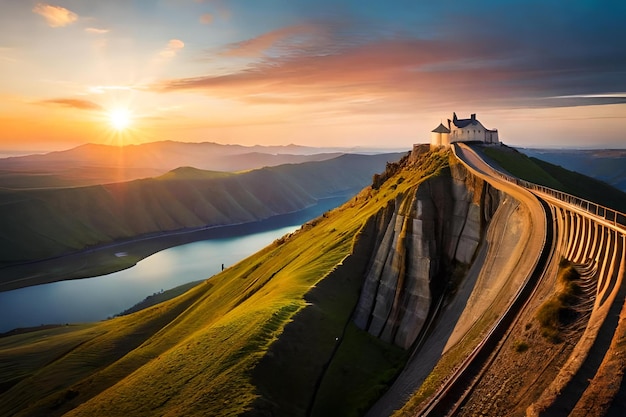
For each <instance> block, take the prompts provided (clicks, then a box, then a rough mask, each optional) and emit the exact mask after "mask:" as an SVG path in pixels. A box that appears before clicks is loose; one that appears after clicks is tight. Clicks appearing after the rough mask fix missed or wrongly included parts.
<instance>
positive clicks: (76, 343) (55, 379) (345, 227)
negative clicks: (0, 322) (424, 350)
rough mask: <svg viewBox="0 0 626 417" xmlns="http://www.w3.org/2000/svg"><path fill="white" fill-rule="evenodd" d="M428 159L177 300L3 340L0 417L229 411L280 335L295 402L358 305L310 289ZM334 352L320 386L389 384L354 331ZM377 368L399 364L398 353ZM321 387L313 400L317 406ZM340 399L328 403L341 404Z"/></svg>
mask: <svg viewBox="0 0 626 417" xmlns="http://www.w3.org/2000/svg"><path fill="white" fill-rule="evenodd" d="M426 162H427V164H425V165H424V167H423V170H426V171H427V172H426V173H425V172H423V171H422V172H420V171H416V170H415V169H413V171H410V172H409V171H404V172H400V173H399V174H398V175H402V176H403V177H404V178H405V181H404V182H402V183H400V184H398V183H396V182H395V181H393V179H392V180H389V181H387V183H385V184H384V185H383V187H381V189H380V190H376V191H372V190H365V191H363V192H362V193H361V194H360V195H359V196H357V197H356V198H355V199H353V200H351V201H350V202H348V203H347V204H346V205H344V206H343V207H342V208H340V209H336V210H333V211H332V212H330V213H327V214H326V215H325V216H323V217H320V218H318V219H316V220H315V221H312V222H311V223H310V224H307V225H305V226H304V227H303V228H302V230H301V231H300V232H297V233H295V234H293V235H291V236H289V237H288V238H286V239H280V240H279V241H277V242H275V243H274V244H273V245H270V246H268V247H267V248H265V249H264V250H262V251H260V252H259V253H257V254H256V255H254V256H252V257H250V258H248V259H246V260H244V261H242V262H240V263H239V264H237V265H235V266H234V267H232V268H229V269H227V270H225V271H224V272H222V273H221V274H219V275H218V276H216V277H214V278H213V279H211V281H210V282H207V283H204V284H201V285H199V286H197V287H195V288H193V289H191V290H190V291H189V292H187V293H185V294H183V295H182V296H180V297H178V298H176V299H173V300H171V301H168V302H165V303H163V304H160V305H157V306H155V307H151V308H148V309H146V310H143V311H140V312H138V313H135V314H131V315H129V316H124V317H120V318H116V319H112V320H110V321H106V322H103V323H100V324H94V325H91V326H87V327H85V328H77V329H75V330H73V329H71V328H70V329H67V328H61V329H55V330H49V331H48V332H49V333H47V334H48V336H47V337H45V338H44V337H42V334H41V333H40V332H36V333H31V334H29V335H18V336H12V337H8V338H5V339H4V340H0V358H1V359H2V360H1V361H0V363H3V364H8V363H10V364H12V365H11V366H8V367H0V384H2V383H6V382H7V381H9V380H11V381H13V382H16V381H17V379H18V378H19V381H18V382H17V383H16V384H15V385H14V386H13V387H12V388H10V389H9V390H8V391H6V392H4V393H3V394H0V414H2V415H4V414H10V413H11V412H13V411H17V410H22V412H21V413H20V414H18V415H41V414H46V415H61V414H63V413H64V412H66V411H69V410H71V409H73V411H72V412H71V413H70V414H69V415H88V416H93V415H107V416H116V415H125V416H127V415H139V414H141V415H194V414H204V415H236V414H239V413H241V412H242V411H244V410H246V409H248V408H250V407H251V405H252V404H258V401H259V398H258V396H259V394H260V392H261V391H259V389H258V388H257V387H255V385H254V384H257V385H259V386H262V385H263V384H264V382H263V378H269V376H268V375H267V374H266V375H264V374H263V372H260V373H259V372H253V370H254V369H255V367H256V366H257V364H258V362H259V360H260V359H261V358H262V357H263V355H264V353H265V352H266V351H267V349H268V347H269V346H270V344H271V343H272V342H273V341H274V340H275V339H276V338H278V340H279V341H280V342H281V344H282V345H283V346H292V347H293V348H292V350H297V351H295V352H291V353H290V358H291V360H293V362H291V363H290V366H291V369H292V373H293V375H298V374H300V372H299V370H300V369H302V370H303V372H302V374H301V375H300V378H302V381H294V382H293V384H292V385H291V386H292V388H291V389H290V390H286V391H285V392H283V393H282V394H283V395H284V397H283V398H279V399H277V400H278V401H281V402H282V403H286V404H288V403H290V401H291V398H292V397H294V396H298V398H302V397H306V393H304V396H302V395H301V394H302V393H300V392H299V389H300V388H301V387H309V386H311V384H315V383H316V381H317V380H318V378H319V375H320V369H319V368H316V367H315V366H313V367H311V366H310V364H309V363H310V362H315V363H327V362H328V361H329V359H330V358H331V356H332V354H333V352H334V344H335V337H336V336H337V326H339V327H340V328H341V329H343V328H344V326H346V324H347V323H348V321H349V317H350V314H351V310H352V308H351V307H350V306H347V307H346V306H345V305H343V304H342V300H346V299H354V292H355V290H354V285H352V284H349V285H348V284H346V283H344V282H341V281H337V282H330V283H329V284H327V288H326V290H325V291H329V292H330V293H335V294H336V298H335V300H337V302H338V303H335V302H330V303H328V302H327V303H326V304H325V303H324V300H325V299H326V297H322V296H320V297H318V298H317V302H316V301H315V300H316V297H315V296H313V295H307V293H309V292H310V290H311V288H312V287H313V286H315V285H317V288H319V287H324V285H321V284H320V281H322V283H323V282H324V278H325V277H327V276H328V277H331V276H334V275H333V274H330V273H331V271H332V270H333V269H334V268H335V267H336V265H337V264H338V263H339V262H341V260H342V259H344V258H345V257H346V256H347V255H348V254H349V253H350V252H351V250H352V247H353V242H354V240H355V239H356V236H357V235H358V234H359V231H360V230H361V228H362V227H363V224H364V223H365V222H366V221H367V219H369V218H370V217H371V216H373V215H375V214H376V213H377V212H378V211H379V210H381V208H382V207H384V206H385V205H387V204H388V202H389V201H390V200H391V199H395V197H396V196H397V195H399V193H404V192H407V191H408V190H410V189H414V188H415V187H416V186H417V184H419V183H420V182H421V181H422V180H423V179H424V178H425V175H426V174H428V175H430V174H432V173H433V172H437V171H438V170H439V169H441V167H442V166H443V165H445V163H446V162H447V159H446V158H445V157H443V156H442V155H440V154H436V155H434V157H432V158H431V159H430V160H428V161H426ZM329 274H330V275H329ZM318 284H320V285H318ZM357 293H358V292H357ZM307 300H308V302H309V303H311V304H312V307H313V309H314V310H320V312H321V313H320V314H321V315H320V314H313V315H307V314H296V313H298V312H306V311H307V310H308V309H309V308H305V305H306V304H307ZM307 317H308V319H307ZM320 317H321V318H322V319H323V320H328V321H329V322H332V325H329V326H317V327H316V333H315V334H314V338H315V340H316V342H315V343H313V344H308V343H305V342H306V341H305V342H303V341H301V340H298V339H292V340H285V339H287V338H288V337H289V335H290V334H291V336H292V337H293V333H288V332H286V333H285V334H284V335H283V336H284V337H281V333H282V332H283V328H284V326H285V325H286V324H287V323H289V322H290V321H291V320H293V323H298V326H300V327H301V328H302V329H307V328H310V325H312V324H313V323H312V322H310V321H307V320H318V319H319V318H320ZM307 333H308V334H312V332H307ZM34 340H38V342H37V343H36V344H35V343H34ZM361 343H368V345H367V348H364V350H363V351H362V354H363V356H360V357H359V358H355V357H354V355H351V352H354V351H356V350H359V349H357V348H356V346H359V345H360V344H361ZM377 346H378V347H377ZM53 347H55V349H54V353H52V351H53V349H52V348H53ZM287 351H288V349H287ZM337 352H338V354H337V355H336V356H335V357H334V359H333V360H332V363H331V366H330V367H329V371H328V376H327V378H329V379H328V380H329V381H332V380H333V377H332V375H334V374H333V373H334V372H337V371H338V372H342V369H349V370H350V372H353V376H352V377H347V376H346V375H344V376H343V381H344V382H345V384H346V385H349V384H352V386H351V389H353V390H354V388H355V386H356V385H355V381H358V382H359V383H361V384H367V385H371V384H370V383H369V382H370V381H377V382H374V384H384V383H385V381H382V382H381V375H380V373H379V372H375V373H374V374H373V375H372V373H371V370H372V369H376V368H369V369H362V370H359V369H356V370H355V369H353V368H354V367H355V366H365V365H367V364H372V363H375V364H377V365H378V367H379V369H380V370H381V371H383V372H384V371H385V367H387V365H385V361H382V360H381V359H380V358H381V357H383V358H384V357H386V356H394V355H395V356H398V355H397V353H393V352H390V351H389V350H388V348H386V347H381V346H380V345H377V344H376V343H372V341H371V340H369V339H368V336H366V335H364V334H363V333H361V332H359V331H357V330H356V329H353V328H351V327H350V326H348V328H347V331H346V333H345V335H344V337H343V338H342V342H341V346H339V349H338V350H337ZM367 352H371V353H367ZM400 356H401V355H400ZM400 359H401V358H400ZM385 360H387V361H388V362H392V363H393V366H397V361H398V358H397V357H390V358H389V359H385ZM380 364H382V366H381V365H380ZM393 366H392V367H391V368H393ZM15 367H17V368H19V369H20V371H19V372H17V373H16V371H15ZM294 370H298V372H293V371H294ZM387 371H388V369H387ZM253 374H254V375H255V376H254V379H253V377H252V375H253ZM276 376H278V375H277V373H276V372H275V373H274V375H273V377H274V378H276ZM387 376H389V375H387ZM367 378H371V379H370V380H368V379H367ZM323 385H324V384H322V388H323ZM331 387H332V386H331ZM323 391H324V390H323V389H321V390H320V393H319V395H318V403H317V404H316V407H320V409H322V410H323V409H324V401H326V400H324V398H325V395H326V394H324V392H323ZM355 392H356V391H355ZM336 394H337V393H334V395H331V396H330V397H332V398H331V399H329V400H328V401H335V402H336V401H338V400H340V399H341V398H342V396H341V395H336ZM375 394H376V393H373V392H368V393H362V395H363V396H362V397H360V398H359V402H361V404H348V405H346V404H344V405H342V407H343V409H344V410H346V414H345V415H349V414H351V413H353V412H354V408H353V407H359V406H362V405H363V403H367V402H369V401H372V398H371V395H375ZM309 395H310V393H309ZM367 396H370V397H369V398H368V397H367ZM344 398H346V396H344ZM255 401H256V403H255ZM294 401H295V400H294ZM302 405H303V404H301V403H300V404H297V405H296V407H295V408H296V409H297V411H298V412H297V413H296V414H295V415H302V414H303V410H302V408H301V407H302ZM77 406H78V407H77ZM75 407H77V408H75Z"/></svg>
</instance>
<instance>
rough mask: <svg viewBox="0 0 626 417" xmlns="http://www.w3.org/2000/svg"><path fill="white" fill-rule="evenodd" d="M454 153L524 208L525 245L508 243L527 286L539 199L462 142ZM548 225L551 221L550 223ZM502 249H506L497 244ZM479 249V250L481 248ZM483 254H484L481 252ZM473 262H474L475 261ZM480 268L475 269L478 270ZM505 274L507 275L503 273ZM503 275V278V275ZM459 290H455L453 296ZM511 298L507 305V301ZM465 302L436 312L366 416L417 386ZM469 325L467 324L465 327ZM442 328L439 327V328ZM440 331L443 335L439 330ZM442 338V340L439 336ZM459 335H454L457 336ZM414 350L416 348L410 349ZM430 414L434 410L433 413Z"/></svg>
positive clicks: (536, 255) (400, 401) (540, 224)
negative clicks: (420, 341) (433, 322)
mask: <svg viewBox="0 0 626 417" xmlns="http://www.w3.org/2000/svg"><path fill="white" fill-rule="evenodd" d="M455 153H456V155H457V157H458V159H459V160H460V161H461V162H462V163H463V164H464V165H465V166H466V167H467V168H468V170H469V171H470V172H471V173H472V174H473V175H475V176H477V177H479V178H481V179H483V180H485V181H487V182H488V183H490V184H491V185H492V186H493V187H495V188H497V189H499V190H500V191H502V192H504V193H506V194H508V195H510V196H511V197H513V198H515V199H516V200H517V201H518V202H519V203H520V205H521V206H523V207H524V208H525V210H527V211H528V215H527V216H526V218H527V219H528V222H529V223H530V224H528V225H524V226H525V227H527V228H528V231H527V233H525V234H524V236H526V237H527V241H526V242H525V243H526V244H525V245H511V248H510V249H511V253H510V255H509V256H510V259H516V262H517V264H516V267H515V269H514V271H513V272H512V274H515V275H516V276H515V277H510V279H511V280H514V281H515V282H521V283H523V284H522V285H521V287H522V288H525V287H527V286H528V285H527V283H528V282H529V281H530V280H531V276H533V273H534V271H535V269H536V267H537V265H538V263H539V260H540V257H541V255H542V253H543V252H544V246H545V245H546V236H547V235H548V232H547V227H548V224H547V220H546V212H545V211H544V207H543V206H542V204H541V203H540V202H539V200H538V199H537V198H536V197H535V196H534V195H533V194H531V193H530V192H529V191H527V190H526V189H524V188H522V187H519V186H517V185H514V184H512V183H509V182H508V181H506V180H504V179H502V178H501V177H500V176H499V175H498V174H497V173H495V171H494V170H493V169H492V168H491V167H489V166H488V165H487V164H486V163H485V162H484V161H483V160H482V159H481V158H480V157H479V156H478V155H477V154H476V153H475V152H474V151H472V150H471V149H470V148H469V147H467V146H466V145H456V146H455ZM550 227H551V225H550ZM500 249H502V250H505V249H509V248H508V247H506V248H500ZM481 252H483V251H481ZM483 255H484V254H483ZM477 259H478V260H480V261H478V262H480V263H481V265H477V266H479V267H480V268H474V267H472V269H477V270H480V269H482V266H483V265H484V263H485V262H486V260H485V257H484V256H480V254H479V256H478V257H477ZM475 266H476V265H475ZM479 272H480V271H476V272H475V273H476V274H478V273H479ZM507 278H509V277H507ZM471 279H474V280H475V277H474V278H471V277H468V278H466V281H470V280H471ZM505 279H506V278H505ZM521 291H522V290H521V289H520V290H519V292H517V293H516V294H515V297H514V298H515V299H518V298H519V294H520V293H521ZM470 292H471V288H470ZM458 297H459V294H457V298H458ZM512 303H513V302H511V303H510V304H509V305H511V304H512ZM465 307H466V305H465V303H462V302H459V303H454V302H453V303H451V304H450V305H448V306H447V307H446V309H445V311H443V312H441V313H440V316H439V318H438V319H437V323H436V325H435V327H434V329H433V331H432V333H431V334H430V335H429V337H428V338H427V339H426V340H425V341H424V343H423V344H422V345H421V346H420V347H419V348H418V349H419V351H418V352H417V354H414V355H413V356H412V357H411V359H410V360H409V362H408V363H407V365H406V367H405V369H404V370H403V371H402V373H401V374H400V375H399V376H398V378H397V379H396V381H395V383H394V384H393V386H392V387H391V388H390V389H389V391H387V393H385V394H384V395H383V397H382V398H381V399H380V400H379V401H378V402H377V403H376V404H375V405H374V406H373V407H372V408H371V409H370V410H369V411H368V413H367V416H371V417H373V416H381V415H390V414H392V412H393V410H396V409H399V408H401V407H402V406H403V405H404V404H405V403H406V401H407V400H408V399H409V398H410V396H411V395H412V394H413V393H414V392H415V391H416V390H417V389H418V388H419V386H420V385H421V384H422V382H423V381H424V379H425V378H426V377H427V376H428V374H429V373H430V372H431V371H432V369H433V368H434V366H435V365H436V364H437V362H438V361H439V360H440V358H441V354H442V351H443V347H444V346H445V344H446V340H447V337H446V336H445V335H449V334H450V332H446V331H445V329H446V328H449V327H450V326H451V327H452V328H454V326H456V325H457V324H458V323H459V318H460V316H461V315H462V312H463V310H464V309H465ZM470 327H471V326H468V327H467V329H468V331H469V329H470ZM442 329H443V330H442ZM442 332H443V334H444V335H443V336H442V335H441V333H442ZM442 337H443V338H444V340H439V339H442ZM459 339H460V337H459V338H458V339H457V340H459ZM414 353H416V352H414ZM433 415H434V414H433Z"/></svg>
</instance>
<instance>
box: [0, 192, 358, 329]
mask: <svg viewBox="0 0 626 417" xmlns="http://www.w3.org/2000/svg"><path fill="white" fill-rule="evenodd" d="M345 200H347V197H337V198H332V199H325V200H323V201H321V202H320V203H319V204H318V205H316V206H314V207H311V208H309V209H307V210H303V211H301V212H298V213H292V214H289V215H283V216H276V217H275V218H272V219H269V220H266V221H263V222H257V223H253V224H250V225H245V226H244V225H239V226H234V227H230V228H220V233H213V234H212V235H213V236H212V237H210V238H208V239H204V240H200V241H195V242H191V243H186V244H183V245H179V246H175V247H171V248H168V249H165V250H162V251H160V252H157V253H155V254H153V255H151V256H149V257H147V258H145V259H143V260H141V261H139V262H138V263H137V265H135V266H134V267H132V268H129V269H125V270H123V271H119V272H115V273H112V274H107V275H102V276H99V277H93V278H84V279H78V280H70V281H59V282H53V283H50V284H42V285H36V286H32V287H26V288H20V289H17V290H12V291H5V292H0V333H3V332H6V331H9V330H12V329H15V328H24V327H34V326H39V325H43V324H64V323H81V322H92V321H98V320H103V319H106V318H108V317H111V316H114V315H115V314H119V313H121V312H122V311H124V310H125V309H127V308H129V307H131V306H133V305H134V304H136V303H138V302H139V301H141V300H143V299H144V298H145V297H146V296H148V295H151V294H153V293H158V292H161V291H162V290H167V289H169V288H173V287H176V286H178V285H182V284H186V283H188V282H192V281H197V280H202V279H206V278H210V277H211V276H212V275H214V274H216V273H218V272H220V271H221V268H222V264H224V266H225V267H228V266H230V265H233V264H235V263H237V262H239V261H240V260H242V259H245V258H246V257H248V256H250V255H252V254H254V253H255V252H257V251H258V250H260V249H262V248H263V247H265V246H267V245H268V244H270V243H271V242H273V241H274V240H275V239H277V238H279V237H281V236H283V235H285V234H287V233H290V232H292V231H294V230H296V229H298V228H299V226H300V225H301V224H302V223H304V222H306V221H307V220H309V219H312V218H314V217H317V216H318V215H320V214H321V213H323V212H324V211H326V210H328V209H330V208H333V207H336V206H338V205H339V204H341V203H343V202H344V201H345ZM243 229H246V230H247V233H246V234H242V230H243ZM204 233H206V232H204ZM224 235H230V236H224ZM199 236H202V235H199ZM164 239H165V237H164ZM124 255H125V254H124V253H123V252H118V256H124Z"/></svg>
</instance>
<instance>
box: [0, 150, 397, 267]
mask: <svg viewBox="0 0 626 417" xmlns="http://www.w3.org/2000/svg"><path fill="white" fill-rule="evenodd" d="M399 157H400V155H399V154H385V155H372V156H365V155H343V156H340V157H338V158H335V159H332V160H326V161H321V162H308V163H303V164H293V165H282V166H277V167H271V168H263V169H258V170H254V171H248V172H244V173H239V174H232V173H223V172H211V171H202V170H198V169H194V168H189V167H187V168H178V169H175V170H173V171H171V172H169V173H167V174H165V175H163V176H160V177H157V178H150V179H144V180H135V181H131V182H126V183H113V184H106V185H97V186H89V187H75V188H63V189H38V190H6V189H5V190H1V189H0V266H2V265H8V264H11V263H15V262H25V261H30V260H35V259H42V258H48V257H53V256H58V255H61V254H64V253H69V252H72V251H77V250H80V249H83V248H85V247H90V246H97V245H101V244H106V243H110V242H113V241H118V240H124V239H130V238H134V237H136V236H141V235H146V234H154V233H162V232H168V231H173V230H180V229H186V228H197V227H203V226H220V225H229V224H236V223H245V222H253V221H257V220H260V219H265V218H268V217H271V216H273V215H277V214H284V213H289V212H293V211H297V210H301V209H304V208H306V207H308V206H310V205H312V204H315V202H316V201H317V200H318V199H320V198H324V197H329V196H334V195H337V194H342V193H343V194H347V193H354V192H355V190H359V189H361V188H362V187H363V186H364V185H366V184H367V183H368V182H369V181H370V179H371V176H372V175H373V173H375V172H379V171H381V170H382V169H384V167H385V164H386V163H387V161H390V160H395V159H397V158H399Z"/></svg>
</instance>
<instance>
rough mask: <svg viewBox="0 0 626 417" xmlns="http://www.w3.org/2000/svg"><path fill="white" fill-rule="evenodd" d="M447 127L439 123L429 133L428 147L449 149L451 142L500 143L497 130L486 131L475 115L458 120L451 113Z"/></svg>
mask: <svg viewBox="0 0 626 417" xmlns="http://www.w3.org/2000/svg"><path fill="white" fill-rule="evenodd" d="M447 124H448V126H447V127H446V126H444V124H443V123H440V124H439V126H437V127H436V128H435V129H434V130H433V131H432V132H431V133H430V147H431V148H439V147H442V146H443V147H445V148H448V147H450V144H451V143H453V142H472V141H478V142H484V143H494V144H498V143H500V140H499V138H498V130H497V129H493V130H492V129H487V128H486V127H485V126H483V125H482V123H480V122H479V121H478V120H476V114H472V115H471V116H470V118H469V119H458V118H457V117H456V113H452V120H450V119H448V123H447Z"/></svg>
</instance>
